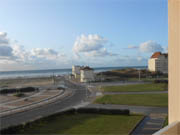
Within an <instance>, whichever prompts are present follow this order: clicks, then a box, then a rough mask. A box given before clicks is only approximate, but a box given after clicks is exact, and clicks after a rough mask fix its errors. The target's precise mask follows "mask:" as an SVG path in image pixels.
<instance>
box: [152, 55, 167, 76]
mask: <svg viewBox="0 0 180 135" xmlns="http://www.w3.org/2000/svg"><path fill="white" fill-rule="evenodd" d="M148 70H149V71H151V72H161V73H164V74H167V73H168V54H167V53H161V52H155V53H154V54H153V55H152V56H151V58H150V59H149V60H148Z"/></svg>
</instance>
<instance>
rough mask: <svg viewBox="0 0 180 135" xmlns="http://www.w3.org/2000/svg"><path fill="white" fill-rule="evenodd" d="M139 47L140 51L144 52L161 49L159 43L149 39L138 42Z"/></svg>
mask: <svg viewBox="0 0 180 135" xmlns="http://www.w3.org/2000/svg"><path fill="white" fill-rule="evenodd" d="M139 49H140V51H141V52H146V53H153V52H157V51H160V52H161V51H163V48H162V46H161V45H160V44H158V43H157V42H155V41H151V40H150V41H147V42H144V43H142V44H140V46H139Z"/></svg>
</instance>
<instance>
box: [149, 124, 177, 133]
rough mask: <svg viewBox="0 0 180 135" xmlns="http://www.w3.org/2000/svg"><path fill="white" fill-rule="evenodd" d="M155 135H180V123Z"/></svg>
mask: <svg viewBox="0 0 180 135" xmlns="http://www.w3.org/2000/svg"><path fill="white" fill-rule="evenodd" d="M153 135H180V122H179V121H177V122H174V123H172V124H170V125H168V126H166V127H164V128H163V129H161V130H159V131H158V132H156V133H155V134H153Z"/></svg>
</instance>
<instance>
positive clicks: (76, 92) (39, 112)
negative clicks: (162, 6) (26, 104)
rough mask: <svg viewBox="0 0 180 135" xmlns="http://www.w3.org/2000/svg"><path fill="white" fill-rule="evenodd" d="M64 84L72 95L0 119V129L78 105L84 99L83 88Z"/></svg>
mask: <svg viewBox="0 0 180 135" xmlns="http://www.w3.org/2000/svg"><path fill="white" fill-rule="evenodd" d="M65 84H66V85H68V87H70V88H71V90H73V95H72V96H68V97H65V98H64V99H61V100H58V101H55V102H54V103H51V104H47V105H44V106H42V107H39V108H34V109H31V110H28V111H25V112H20V113H16V114H12V115H9V116H5V117H1V118H0V120H1V121H0V129H3V128H6V127H8V126H11V125H18V124H21V123H25V122H28V121H32V120H35V119H38V118H41V117H44V116H48V115H51V114H54V113H56V112H60V111H63V110H65V109H68V108H71V107H73V106H76V105H78V104H80V103H81V102H82V101H83V100H85V99H86V94H87V93H86V91H85V90H84V89H85V88H84V87H83V86H78V85H74V84H72V83H69V82H68V81H65Z"/></svg>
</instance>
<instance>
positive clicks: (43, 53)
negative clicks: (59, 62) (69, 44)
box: [31, 48, 58, 60]
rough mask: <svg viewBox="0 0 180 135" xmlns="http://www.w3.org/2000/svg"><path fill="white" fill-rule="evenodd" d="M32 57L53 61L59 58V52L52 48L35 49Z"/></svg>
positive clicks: (32, 51)
mask: <svg viewBox="0 0 180 135" xmlns="http://www.w3.org/2000/svg"><path fill="white" fill-rule="evenodd" d="M31 55H32V56H35V57H38V58H45V59H49V60H53V59H56V58H57V57H58V52H56V51H55V50H53V49H50V48H34V49H32V50H31Z"/></svg>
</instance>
